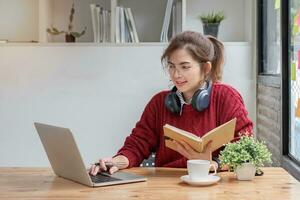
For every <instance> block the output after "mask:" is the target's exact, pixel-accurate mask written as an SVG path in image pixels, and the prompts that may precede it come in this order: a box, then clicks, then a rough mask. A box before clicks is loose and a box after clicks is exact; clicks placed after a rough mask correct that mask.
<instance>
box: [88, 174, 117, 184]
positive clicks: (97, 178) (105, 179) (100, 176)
mask: <svg viewBox="0 0 300 200" xmlns="http://www.w3.org/2000/svg"><path fill="white" fill-rule="evenodd" d="M90 177H91V179H92V182H94V183H105V182H111V181H119V180H122V179H118V178H114V177H111V176H108V175H103V174H97V175H96V176H92V175H90Z"/></svg>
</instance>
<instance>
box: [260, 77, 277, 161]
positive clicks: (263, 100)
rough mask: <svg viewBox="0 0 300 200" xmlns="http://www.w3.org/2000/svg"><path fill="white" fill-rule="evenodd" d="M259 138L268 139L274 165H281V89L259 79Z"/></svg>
mask: <svg viewBox="0 0 300 200" xmlns="http://www.w3.org/2000/svg"><path fill="white" fill-rule="evenodd" d="M256 128H257V129H256V130H257V134H256V135H257V138H258V139H260V140H264V141H266V144H267V146H268V147H269V149H270V151H271V152H272V154H273V156H272V160H273V164H272V166H281V149H282V144H281V89H280V86H278V85H276V84H269V83H266V81H265V80H260V79H258V85H257V127H256Z"/></svg>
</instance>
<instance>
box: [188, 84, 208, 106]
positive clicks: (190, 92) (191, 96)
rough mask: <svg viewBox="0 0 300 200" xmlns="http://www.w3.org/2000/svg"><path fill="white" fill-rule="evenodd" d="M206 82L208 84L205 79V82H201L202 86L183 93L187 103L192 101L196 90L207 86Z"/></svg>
mask: <svg viewBox="0 0 300 200" xmlns="http://www.w3.org/2000/svg"><path fill="white" fill-rule="evenodd" d="M205 84H206V82H205V81H203V82H201V84H200V86H199V87H197V88H195V89H194V90H191V91H188V92H184V93H183V97H184V100H185V102H186V103H187V104H190V103H191V101H192V98H193V96H194V94H195V92H196V91H197V90H198V89H199V88H203V87H205Z"/></svg>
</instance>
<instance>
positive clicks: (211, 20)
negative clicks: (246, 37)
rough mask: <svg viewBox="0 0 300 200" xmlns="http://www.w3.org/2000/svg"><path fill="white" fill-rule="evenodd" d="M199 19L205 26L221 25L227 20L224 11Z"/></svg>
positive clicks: (200, 16) (205, 15) (201, 16)
mask: <svg viewBox="0 0 300 200" xmlns="http://www.w3.org/2000/svg"><path fill="white" fill-rule="evenodd" d="M199 19H200V20H201V21H202V23H203V24H219V23H220V22H221V21H223V20H224V19H225V15H224V12H223V11H219V12H211V13H208V14H204V15H199Z"/></svg>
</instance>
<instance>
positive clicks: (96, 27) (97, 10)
mask: <svg viewBox="0 0 300 200" xmlns="http://www.w3.org/2000/svg"><path fill="white" fill-rule="evenodd" d="M90 8H91V17H92V25H93V33H94V42H96V43H103V42H111V39H110V26H111V24H110V19H111V13H110V11H109V10H106V9H104V8H103V7H101V6H100V5H96V4H90Z"/></svg>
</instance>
